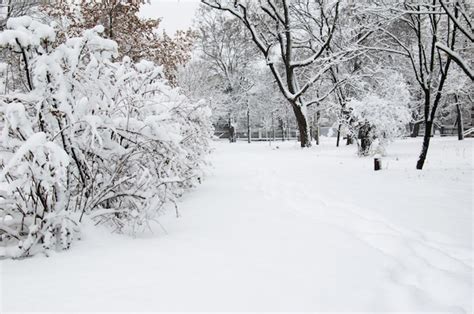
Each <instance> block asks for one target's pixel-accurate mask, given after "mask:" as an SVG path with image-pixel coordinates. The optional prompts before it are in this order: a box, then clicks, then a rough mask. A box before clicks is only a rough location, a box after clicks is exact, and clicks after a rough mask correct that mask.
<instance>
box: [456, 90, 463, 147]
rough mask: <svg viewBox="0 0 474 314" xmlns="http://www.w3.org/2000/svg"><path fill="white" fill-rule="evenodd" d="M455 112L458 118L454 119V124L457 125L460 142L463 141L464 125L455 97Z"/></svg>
mask: <svg viewBox="0 0 474 314" xmlns="http://www.w3.org/2000/svg"><path fill="white" fill-rule="evenodd" d="M456 111H457V114H458V117H457V119H456V123H457V124H458V139H459V140H460V141H462V140H463V139H464V125H463V121H462V120H463V119H462V110H461V106H460V105H459V102H458V96H457V95H456Z"/></svg>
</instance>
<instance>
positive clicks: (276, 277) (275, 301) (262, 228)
mask: <svg viewBox="0 0 474 314" xmlns="http://www.w3.org/2000/svg"><path fill="white" fill-rule="evenodd" d="M473 143H474V142H473V140H471V139H466V140H464V141H462V142H459V141H457V140H455V139H454V138H443V139H440V138H435V139H433V142H432V146H431V148H430V152H429V155H428V159H427V163H426V165H425V170H423V171H417V170H415V163H416V158H417V155H418V153H419V150H420V147H421V138H418V139H408V140H401V141H398V142H396V143H394V144H392V145H391V146H390V147H389V148H388V156H387V157H385V158H384V159H383V168H384V169H383V171H379V172H374V171H373V159H372V158H358V157H357V156H356V154H355V147H354V146H352V147H340V148H336V147H334V139H323V143H322V145H321V146H320V147H312V148H311V149H305V150H302V149H300V148H299V147H298V144H297V143H295V142H285V143H281V142H276V143H273V145H272V146H269V144H268V143H252V144H250V145H249V144H247V143H244V142H238V143H236V144H229V143H225V142H218V143H216V144H215V152H214V154H213V155H212V162H213V168H212V169H210V171H209V175H208V177H207V178H205V180H204V182H203V184H202V185H201V186H200V187H198V188H197V189H196V190H195V191H193V192H191V193H188V194H187V195H185V197H184V198H183V199H182V200H181V201H180V204H179V210H180V215H181V217H180V218H179V219H176V218H175V217H174V215H173V211H170V212H169V214H168V215H167V216H163V217H161V220H160V223H161V224H162V225H163V227H164V228H165V229H166V232H165V231H163V229H162V228H161V227H160V226H158V225H157V226H155V229H154V230H155V232H154V233H153V234H148V235H143V236H140V237H138V238H127V237H125V236H123V235H111V234H109V233H108V231H107V230H104V229H101V228H95V227H92V226H90V227H87V228H84V234H83V239H82V241H78V242H74V243H73V245H72V248H71V250H69V251H64V252H60V253H54V254H52V256H50V257H49V258H48V257H45V256H36V257H33V258H29V259H24V260H3V261H1V263H2V264H1V269H2V280H1V284H2V286H1V287H2V293H1V296H2V308H1V310H2V312H4V311H47V312H50V311H90V310H94V311H145V310H147V311H175V310H176V311H188V310H193V311H290V312H293V311H364V312H367V311H375V312H380V311H412V312H413V311H415V312H421V311H430V312H435V311H441V312H447V313H472V310H473V305H472V296H473V286H472V284H473V283H472V275H473V272H472V271H473V255H472V253H473V251H472V241H473V240H472V223H473V217H472V210H473V209H472V201H473V199H472V195H473V194H472V192H473V189H472V188H473V160H472V153H473V152H472V148H473ZM277 145H278V147H279V148H278V149H277V148H276V146H277Z"/></svg>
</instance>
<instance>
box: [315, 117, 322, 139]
mask: <svg viewBox="0 0 474 314" xmlns="http://www.w3.org/2000/svg"><path fill="white" fill-rule="evenodd" d="M320 118H321V113H320V112H319V111H317V112H316V118H315V120H314V122H315V123H314V139H315V140H316V145H319V136H320V130H319V120H320Z"/></svg>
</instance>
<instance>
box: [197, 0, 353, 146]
mask: <svg viewBox="0 0 474 314" xmlns="http://www.w3.org/2000/svg"><path fill="white" fill-rule="evenodd" d="M201 2H202V3H204V4H205V5H208V6H210V7H212V8H214V9H217V10H221V11H224V12H228V13H230V14H231V15H233V16H234V17H236V18H237V19H238V20H239V21H240V22H241V23H242V24H243V25H244V26H245V27H246V28H247V30H248V31H249V35H250V38H251V40H252V42H253V43H254V44H255V46H256V47H257V48H258V50H259V51H260V52H261V55H262V56H263V57H264V58H265V60H266V62H267V65H268V67H269V68H270V70H271V72H272V74H273V76H274V78H275V80H276V82H277V84H278V87H279V89H280V91H281V93H282V94H283V95H284V97H285V98H286V100H287V101H288V102H289V104H290V106H291V108H292V110H293V112H294V115H295V118H296V120H297V123H298V128H299V133H300V141H301V147H309V146H311V137H310V128H309V123H308V117H307V109H308V106H311V105H313V104H315V103H318V102H319V101H321V98H320V99H312V98H311V97H310V93H309V92H308V91H309V90H310V89H311V88H312V87H313V86H314V85H315V83H316V82H317V81H318V80H320V79H321V78H323V76H324V75H326V73H327V72H328V71H329V69H330V68H331V67H332V66H333V65H334V64H337V63H339V62H342V61H343V60H344V59H345V58H349V55H350V52H351V50H344V49H339V50H338V51H335V50H331V49H329V47H330V43H331V40H332V38H333V35H334V31H335V29H336V25H337V23H338V19H339V5H340V1H339V0H337V1H334V2H331V3H328V2H327V1H322V0H318V1H304V0H294V1H287V0H278V1H274V0H266V1H263V0H260V1H255V2H251V1H238V0H236V1H230V0H201ZM336 86H337V85H335V86H334V87H333V89H332V90H330V91H329V93H330V92H332V91H333V90H334V89H335V88H336ZM329 93H327V94H325V95H323V96H322V98H325V97H327V95H328V94H329Z"/></svg>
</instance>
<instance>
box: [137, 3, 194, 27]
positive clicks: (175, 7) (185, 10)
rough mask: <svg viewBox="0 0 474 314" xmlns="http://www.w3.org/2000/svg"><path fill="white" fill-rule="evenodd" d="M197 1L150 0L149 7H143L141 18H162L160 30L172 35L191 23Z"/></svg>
mask: <svg viewBox="0 0 474 314" xmlns="http://www.w3.org/2000/svg"><path fill="white" fill-rule="evenodd" d="M199 2H200V1H199V0H151V4H150V5H146V6H144V7H143V9H142V11H141V15H142V16H143V17H149V18H152V17H153V18H157V17H162V18H163V19H162V22H161V25H160V28H159V29H160V30H163V29H165V30H166V32H167V33H168V34H170V35H171V34H174V33H175V31H176V30H178V29H183V30H184V29H187V28H188V27H190V26H192V21H193V18H194V14H195V12H196V9H197V7H198V6H199Z"/></svg>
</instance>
